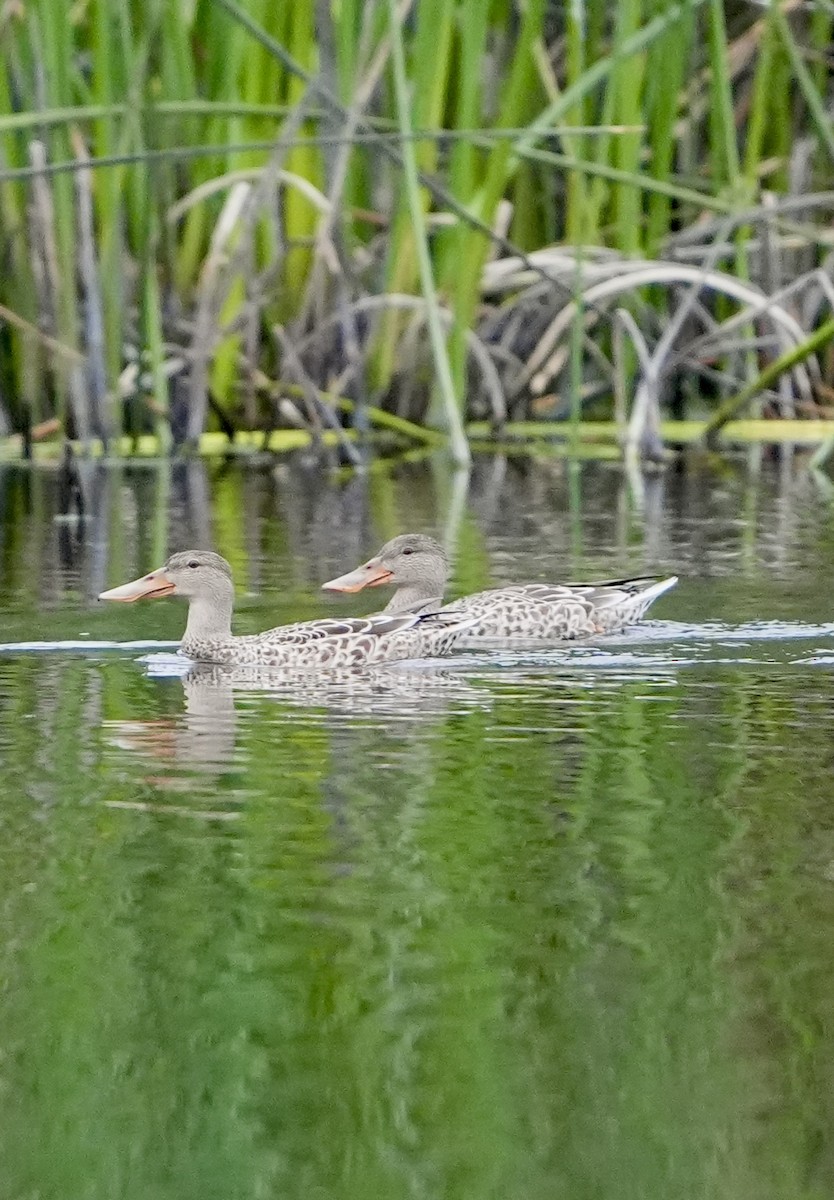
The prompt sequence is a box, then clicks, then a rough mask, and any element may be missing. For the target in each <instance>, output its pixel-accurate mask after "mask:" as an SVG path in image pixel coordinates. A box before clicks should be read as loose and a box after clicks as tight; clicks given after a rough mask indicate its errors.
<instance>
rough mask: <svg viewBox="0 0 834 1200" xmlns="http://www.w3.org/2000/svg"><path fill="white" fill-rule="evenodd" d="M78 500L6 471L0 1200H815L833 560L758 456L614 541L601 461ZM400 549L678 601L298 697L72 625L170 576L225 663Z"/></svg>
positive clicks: (158, 473) (613, 505)
mask: <svg viewBox="0 0 834 1200" xmlns="http://www.w3.org/2000/svg"><path fill="white" fill-rule="evenodd" d="M84 472H85V473H84V476H83V479H82V485H83V494H84V499H85V502H84V512H83V516H82V517H81V518H79V517H78V514H77V513H76V514H75V516H74V517H71V518H67V516H66V514H63V515H62V514H61V511H60V510H61V503H60V495H61V490H60V486H59V484H60V481H59V479H58V478H57V476H56V475H55V474H54V473H51V472H49V471H31V472H28V471H23V470H13V469H4V470H3V472H2V474H0V505H2V510H0V552H2V562H3V570H2V574H0V622H2V628H1V629H0V641H2V642H3V643H4V646H5V647H6V648H5V649H4V650H3V651H0V762H1V763H2V778H3V789H2V801H0V912H2V918H3V919H2V931H3V932H2V939H0V1163H2V1168H0V1177H1V1178H2V1185H1V1186H0V1195H1V1196H2V1197H3V1198H4V1200H5V1197H9V1200H29V1198H32V1200H34V1198H35V1197H37V1198H38V1200H53V1198H54V1200H66V1198H67V1197H80V1196H84V1197H89V1198H90V1200H112V1198H114V1197H124V1198H125V1200H147V1198H148V1197H153V1198H154V1200H169V1198H170V1200H190V1198H192V1197H193V1198H194V1200H198V1198H199V1200H205V1198H209V1197H217V1198H218V1200H237V1198H238V1197H240V1198H241V1200H243V1198H247V1200H248V1198H250V1197H252V1198H256V1197H257V1198H260V1197H270V1198H271V1197H281V1198H282V1200H294V1198H296V1197H297V1198H298V1200H301V1198H304V1200H308V1198H322V1200H324V1198H327V1200H330V1198H333V1200H336V1198H339V1200H344V1198H347V1197H356V1198H357V1200H360V1198H361V1200H367V1198H368V1197H385V1198H386V1200H388V1198H390V1200H399V1198H401V1197H402V1198H403V1200H405V1198H414V1200H441V1198H442V1200H446V1198H447V1197H448V1198H450V1200H486V1198H489V1197H494V1198H495V1200H506V1198H508V1197H512V1198H513V1200H552V1197H554V1196H566V1197H571V1198H572V1200H585V1198H587V1200H600V1198H608V1197H610V1198H611V1200H638V1198H639V1200H643V1198H646V1200H655V1198H657V1197H659V1196H670V1197H672V1196H674V1197H675V1198H676V1200H688V1198H690V1197H691V1198H693V1200H694V1198H696V1197H697V1198H701V1197H703V1198H704V1200H707V1198H709V1200H715V1198H720V1197H727V1200H739V1198H741V1197H745V1196H749V1197H751V1200H752V1198H753V1197H756V1198H757V1200H759V1198H770V1197H772V1198H773V1200H777V1198H778V1200H786V1198H792V1197H802V1198H806V1197H807V1198H808V1200H816V1198H817V1197H823V1196H829V1195H831V1193H832V1191H834V1137H832V1132H831V1131H832V1128H834V1112H832V1096H833V1095H834V1092H832V1087H831V1063H832V1061H834V999H833V997H834V807H832V784H831V780H832V765H834V764H833V761H832V748H831V747H832V743H831V736H830V730H831V709H832V698H834V684H832V670H834V625H833V624H832V621H833V620H834V613H833V612H832V604H831V596H832V588H831V566H830V564H831V561H832V541H833V540H834V539H832V524H831V513H830V511H829V510H828V509H827V508H826V506H825V504H824V503H823V502H822V501H821V500H820V499H819V497H818V496H817V495H816V494H815V493H814V491H813V490H812V488H811V487H810V485H809V484H808V483H807V482H806V481H805V479H804V477H803V476H802V475H801V474H799V472H795V471H793V470H792V469H791V464H790V463H789V462H788V463H787V464H785V463H767V462H764V463H760V464H758V469H757V470H756V471H755V472H753V471H752V470H751V469H750V467H749V465H748V464H738V465H736V466H734V467H733V468H732V469H730V470H728V472H727V474H726V475H725V476H722V477H720V478H716V477H715V476H713V475H708V474H705V473H704V470H703V468H702V467H701V466H700V465H699V464H698V463H696V462H693V463H692V464H691V465H689V466H686V467H684V468H683V469H681V470H680V471H668V472H666V474H665V475H663V476H659V477H658V478H657V479H655V480H650V481H649V487H648V491H647V493H646V496H645V497H644V500H643V504H642V507H640V506H638V505H636V504H635V502H634V500H633V498H632V497H631V496H630V493H629V491H628V488H627V486H626V484H625V483H624V481H623V478H622V476H621V474H620V473H619V471H618V469H616V468H614V467H611V466H608V465H600V464H586V465H583V466H582V467H581V468H578V469H576V470H572V469H570V468H568V467H567V466H566V465H565V464H563V463H560V462H549V461H543V462H541V463H516V462H513V461H509V460H500V459H484V460H482V461H479V462H478V464H477V466H476V471H475V474H474V476H473V480H472V483H471V487H470V488H469V490H468V493H467V492H466V491H465V490H463V489H462V488H461V487H460V483H459V481H458V483H455V481H454V480H452V479H450V478H449V477H448V476H447V475H446V474H445V473H444V471H443V470H442V468H441V467H440V466H438V465H437V464H429V465H412V466H409V467H404V468H399V469H396V470H393V471H391V472H384V471H374V472H371V473H370V474H369V475H368V476H366V477H364V478H362V479H357V480H352V481H349V482H347V483H346V482H344V481H339V480H338V479H334V478H333V477H332V476H328V475H326V474H322V473H320V472H318V471H317V470H315V469H314V468H313V466H312V465H310V464H309V463H306V462H305V461H303V460H298V461H295V462H292V463H290V464H287V465H282V466H280V467H279V468H278V469H274V468H273V467H272V465H271V464H264V465H262V466H257V467H252V468H249V469H243V468H239V467H226V466H224V467H220V466H209V467H206V466H205V465H203V464H191V465H190V466H188V467H183V468H177V469H174V470H173V471H172V470H170V469H168V468H166V469H160V468H159V467H155V466H151V465H148V466H143V467H141V468H133V469H129V470H127V469H124V468H115V469H112V470H111V469H107V468H105V467H103V466H100V465H99V466H94V465H90V466H89V467H85V468H84ZM404 529H422V530H425V531H427V532H432V533H435V534H439V535H440V536H441V537H444V538H445V539H446V540H447V542H448V544H449V545H450V547H451V548H453V549H454V551H455V555H456V558H455V562H456V566H455V579H454V584H453V587H454V590H455V591H457V592H461V591H465V590H470V589H473V588H475V587H480V586H485V585H487V584H489V583H491V582H501V581H502V580H510V579H547V578H551V579H557V578H571V577H572V578H579V577H586V578H593V577H603V576H612V575H622V574H623V573H627V572H633V573H639V572H643V571H647V570H652V571H668V572H672V571H673V572H675V573H676V574H679V575H680V576H681V583H680V585H679V587H678V589H677V590H676V591H675V592H673V593H671V594H669V595H668V596H665V597H663V598H662V599H661V601H659V602H658V604H657V605H656V607H655V609H654V610H653V613H654V614H656V618H657V619H656V620H653V621H651V622H649V623H647V624H646V625H644V626H641V627H639V628H638V629H635V630H631V631H627V632H626V633H624V634H622V635H619V636H617V637H615V638H608V639H603V640H601V641H600V642H599V643H597V644H594V645H591V644H589V645H584V646H575V647H568V648H562V649H558V648H557V649H548V650H541V649H530V648H507V649H503V650H499V651H488V652H487V651H484V650H483V649H481V648H479V649H478V650H477V651H474V652H465V653H461V654H459V655H456V656H455V657H454V658H452V659H449V660H447V661H446V660H444V661H438V662H435V663H432V664H420V665H419V666H418V667H417V668H410V667H404V666H402V667H397V668H391V669H388V670H386V669H378V670H376V671H373V672H368V673H365V674H359V675H353V676H346V677H343V678H341V679H339V680H337V681H335V682H334V683H331V684H328V685H327V686H325V685H323V684H322V683H321V682H320V681H316V680H315V679H308V680H294V681H289V682H287V681H281V680H273V681H270V680H268V679H264V678H263V677H260V678H256V679H254V680H253V679H252V678H251V677H249V678H247V677H246V672H223V671H217V670H214V669H210V668H209V669H201V670H198V671H196V672H192V673H190V674H183V669H182V668H183V664H182V663H181V662H178V660H177V659H176V658H174V657H173V656H172V647H173V644H174V643H175V642H176V639H177V637H178V636H179V634H180V633H181V631H182V627H183V617H184V614H183V610H182V608H180V607H179V606H178V605H177V604H176V603H174V602H159V603H156V604H151V603H149V604H147V605H145V606H142V605H135V606H130V608H120V607H119V608H116V607H113V608H110V607H108V608H104V607H101V606H97V605H96V603H95V600H94V597H95V595H96V594H97V592H98V591H100V590H101V589H102V588H103V587H105V586H109V585H112V584H115V583H117V582H120V581H122V580H123V579H126V578H130V577H133V576H135V575H136V574H138V573H140V572H142V571H145V570H148V569H150V568H151V567H153V566H155V565H158V564H159V562H160V561H161V560H162V558H164V556H165V554H166V553H167V552H168V551H171V550H175V549H182V548H187V547H188V546H189V545H193V544H198V545H203V546H208V547H211V548H214V549H216V550H219V551H220V552H221V553H223V554H225V555H226V557H228V558H229V559H230V561H231V562H232V564H233V567H234V570H235V575H236V579H237V581H238V588H239V593H240V612H239V616H238V618H237V623H238V628H239V630H240V631H241V632H252V631H256V630H258V629H260V628H264V627H266V626H268V625H270V624H274V623H277V622H278V621H281V620H289V619H294V618H301V617H313V616H315V615H317V614H323V613H330V612H334V611H337V612H339V611H368V610H369V609H370V608H372V607H374V606H375V605H378V603H379V593H376V594H375V595H372V596H371V597H369V598H368V600H367V601H366V600H365V597H363V596H358V597H352V598H350V599H348V598H338V597H336V598H334V597H329V596H327V595H324V594H321V593H319V592H318V590H317V585H318V583H319V582H320V581H321V580H323V579H328V578H331V577H332V576H333V575H335V574H337V573H339V572H341V571H343V570H345V569H347V567H348V566H350V565H353V564H354V563H355V562H358V561H359V560H360V559H361V558H363V557H366V556H367V555H368V553H370V551H372V550H373V549H375V548H376V547H377V545H378V544H379V543H380V542H381V541H383V540H384V539H385V538H387V537H389V536H392V535H393V534H394V533H397V532H401V531H403V530H404ZM128 639H130V640H131V641H133V642H136V643H139V644H137V645H135V646H133V647H130V648H127V649H122V650H117V649H114V648H113V646H112V643H113V642H114V641H117V640H128ZM33 643H36V644H39V648H37V649H36V648H33V647H32V644H33ZM58 643H64V645H63V646H61V645H59V644H58ZM26 645H28V646H29V647H30V648H29V649H26V648H25V646H26ZM9 647H14V648H13V649H10V648H9ZM45 647H49V648H48V649H46V648H45Z"/></svg>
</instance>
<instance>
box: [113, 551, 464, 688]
mask: <svg viewBox="0 0 834 1200" xmlns="http://www.w3.org/2000/svg"><path fill="white" fill-rule="evenodd" d="M156 596H182V597H183V598H184V599H186V600H187V601H188V622H187V624H186V627H185V636H184V637H183V639H182V643H181V645H180V653H182V654H184V655H187V657H188V658H193V659H195V660H197V661H198V662H212V663H229V664H234V665H239V666H247V665H256V666H266V667H325V668H327V667H350V666H360V665H362V664H364V663H382V662H395V661H399V660H402V659H407V658H419V657H421V656H422V655H437V654H445V653H446V652H447V651H448V650H449V649H450V648H451V647H452V646H453V645H454V643H455V642H456V641H457V639H458V637H459V636H460V635H461V634H462V633H463V632H464V630H466V629H469V628H470V627H471V626H472V625H474V623H475V620H476V618H474V617H472V616H471V615H470V614H469V613H462V612H455V613H445V612H444V613H438V612H427V611H426V610H425V607H422V606H421V609H420V611H419V612H408V611H404V612H402V613H379V614H377V615H375V616H371V617H345V618H338V619H336V618H325V619H323V620H319V621H299V622H297V623H296V624H294V625H279V626H278V628H277V629H268V630H267V631H266V632H265V633H256V634H252V635H250V636H247V637H234V636H233V634H232V607H233V605H234V585H233V583H232V571H231V567H230V566H229V564H228V563H227V562H226V560H225V558H221V557H220V555H219V554H212V553H210V552H209V551H206V550H186V551H185V552H184V553H181V554H172V555H171V557H170V558H169V559H168V561H167V562H166V563H165V565H164V566H163V567H160V568H159V569H158V570H156V571H151V573H150V574H149V575H144V576H142V578H141V579H134V580H133V581H132V582H131V583H123V584H122V585H121V587H115V588H110V590H109V591H106V592H102V593H101V594H100V596H99V600H121V601H132V600H141V599H143V598H144V599H152V598H154V597H156Z"/></svg>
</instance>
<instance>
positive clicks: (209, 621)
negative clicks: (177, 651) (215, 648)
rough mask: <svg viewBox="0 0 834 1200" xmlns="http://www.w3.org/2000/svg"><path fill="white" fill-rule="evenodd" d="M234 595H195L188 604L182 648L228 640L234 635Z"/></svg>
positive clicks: (185, 649)
mask: <svg viewBox="0 0 834 1200" xmlns="http://www.w3.org/2000/svg"><path fill="white" fill-rule="evenodd" d="M232 603H233V598H232V596H231V595H230V596H228V597H226V596H219V595H214V596H210V597H209V596H195V597H194V598H193V599H192V600H191V602H190V603H189V605H188V621H187V623H186V626H185V634H184V636H183V639H182V648H183V650H184V651H185V652H186V653H188V646H189V645H192V646H194V645H199V644H200V643H204V642H212V643H215V642H228V641H230V640H231V636H232Z"/></svg>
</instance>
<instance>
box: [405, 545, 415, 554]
mask: <svg viewBox="0 0 834 1200" xmlns="http://www.w3.org/2000/svg"><path fill="white" fill-rule="evenodd" d="M413 553H414V548H413V547H412V546H403V554H413Z"/></svg>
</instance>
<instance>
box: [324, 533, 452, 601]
mask: <svg viewBox="0 0 834 1200" xmlns="http://www.w3.org/2000/svg"><path fill="white" fill-rule="evenodd" d="M448 574H449V560H448V558H447V557H446V551H445V550H444V549H443V547H442V546H441V545H440V543H439V542H436V541H435V540H434V538H431V537H427V536H426V535H425V534H422V533H403V534H401V535H400V536H399V537H395V538H392V539H391V541H390V542H386V543H385V545H384V546H383V547H382V549H381V550H380V551H379V553H378V554H375V555H374V557H373V558H369V559H368V561H367V562H366V563H363V565H362V566H361V567H357V568H356V570H355V571H348V573H347V574H346V575H340V576H339V577H338V579H331V580H329V581H328V582H327V583H324V584H322V588H323V589H324V590H325V591H328V592H361V591H362V589H363V588H366V587H380V586H381V585H382V584H385V583H387V584H393V585H394V586H395V587H396V588H397V589H398V591H397V594H396V597H395V599H396V600H398V601H399V603H398V604H397V605H396V607H406V606H408V605H410V604H413V603H415V602H417V601H419V600H430V599H431V600H439V599H440V598H441V597H442V595H443V592H444V589H445V587H446V578H447V576H448ZM393 607H394V601H392V602H391V603H390V604H389V605H388V608H389V609H392V608H393Z"/></svg>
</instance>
